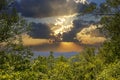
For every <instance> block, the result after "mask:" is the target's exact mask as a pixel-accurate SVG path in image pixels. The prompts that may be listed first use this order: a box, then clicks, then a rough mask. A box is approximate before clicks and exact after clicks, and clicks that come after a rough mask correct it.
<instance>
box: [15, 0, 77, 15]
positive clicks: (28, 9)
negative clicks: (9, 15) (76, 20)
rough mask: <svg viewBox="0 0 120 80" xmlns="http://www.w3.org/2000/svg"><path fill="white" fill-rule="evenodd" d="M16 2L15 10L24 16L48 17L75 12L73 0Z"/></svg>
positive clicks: (28, 0) (25, 0)
mask: <svg viewBox="0 0 120 80" xmlns="http://www.w3.org/2000/svg"><path fill="white" fill-rule="evenodd" d="M18 3H19V4H17V3H16V7H17V10H18V11H19V12H21V13H22V15H23V16H25V17H48V16H56V15H65V14H71V13H74V12H76V6H77V5H76V3H75V2H74V1H73V0H70V1H69V2H67V1H66V0H21V1H20V2H18Z"/></svg>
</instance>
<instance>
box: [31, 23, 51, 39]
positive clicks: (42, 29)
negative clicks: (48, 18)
mask: <svg viewBox="0 0 120 80" xmlns="http://www.w3.org/2000/svg"><path fill="white" fill-rule="evenodd" d="M50 33H51V30H50V28H49V26H48V25H46V24H42V23H39V24H36V23H32V25H31V32H30V33H29V35H30V36H31V37H33V38H43V39H48V38H50Z"/></svg>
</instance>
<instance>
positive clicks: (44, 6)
mask: <svg viewBox="0 0 120 80" xmlns="http://www.w3.org/2000/svg"><path fill="white" fill-rule="evenodd" d="M91 1H93V0H91ZM95 1H96V3H97V0H95ZM98 2H102V1H100V0H98ZM88 6H89V5H88V4H82V3H76V2H75V1H74V0H69V2H67V1H66V0H19V2H16V3H15V7H16V8H17V10H18V12H20V13H21V14H22V16H23V17H25V18H30V19H31V20H33V21H34V19H37V21H38V20H40V19H43V18H46V17H48V18H49V17H52V18H54V16H63V15H66V16H69V15H73V14H74V13H78V12H81V11H83V10H84V9H85V8H86V7H88ZM75 17H77V18H78V19H77V18H76V19H73V21H71V23H72V24H71V23H70V25H72V26H73V28H71V30H70V31H68V32H66V33H63V35H62V38H63V40H62V41H63V42H78V41H79V40H78V39H75V38H76V36H77V34H78V33H80V31H81V30H82V29H83V28H85V27H89V26H90V24H97V23H98V21H94V20H89V19H90V18H93V15H92V16H91V15H88V16H85V19H87V20H88V21H87V20H84V18H81V19H79V18H80V17H79V16H78V15H75ZM87 17H88V18H87ZM32 18H33V19H32ZM52 18H49V20H51V21H52ZM59 18H60V19H59ZM97 19H99V18H97ZM45 20H46V21H47V20H48V19H44V21H45ZM56 20H57V21H59V23H63V24H62V25H57V26H55V23H54V22H53V23H52V24H47V23H41V22H39V23H35V22H33V23H32V26H31V27H32V30H31V32H30V33H29V36H30V37H32V38H34V39H49V38H51V35H50V34H51V33H52V32H53V31H51V25H53V26H55V27H56V28H57V29H60V28H62V27H63V26H64V27H68V26H67V25H64V24H66V23H67V19H65V17H64V18H63V17H62V18H61V17H58V19H56ZM56 20H55V21H56ZM62 20H63V21H64V20H65V21H64V22H62ZM68 25H69V23H68ZM57 29H56V31H57ZM63 32H64V31H63ZM92 32H95V33H96V31H95V30H94V31H92ZM92 32H89V33H92ZM97 34H99V33H97ZM92 35H94V34H91V36H92ZM85 36H86V34H85ZM96 36H97V35H96ZM100 36H101V35H100ZM82 37H83V36H82ZM90 38H91V37H90Z"/></svg>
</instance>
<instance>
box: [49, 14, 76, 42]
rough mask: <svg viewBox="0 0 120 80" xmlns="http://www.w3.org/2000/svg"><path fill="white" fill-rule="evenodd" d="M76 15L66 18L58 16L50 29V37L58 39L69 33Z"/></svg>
mask: <svg viewBox="0 0 120 80" xmlns="http://www.w3.org/2000/svg"><path fill="white" fill-rule="evenodd" d="M76 15H77V14H73V15H68V16H59V17H58V18H57V19H56V22H55V24H54V26H53V27H52V28H51V30H52V32H53V34H52V35H53V36H55V37H57V36H58V37H59V35H61V36H60V38H61V37H62V36H63V34H64V33H67V32H69V31H71V29H72V28H73V20H74V18H75V16H76ZM61 40H62V39H61Z"/></svg>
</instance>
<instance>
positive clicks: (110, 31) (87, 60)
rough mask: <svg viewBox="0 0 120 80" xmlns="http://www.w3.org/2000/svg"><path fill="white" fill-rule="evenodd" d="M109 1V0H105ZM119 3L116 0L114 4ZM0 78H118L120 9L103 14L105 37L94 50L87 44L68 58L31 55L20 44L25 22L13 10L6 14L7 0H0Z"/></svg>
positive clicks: (12, 79)
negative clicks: (106, 14)
mask: <svg viewBox="0 0 120 80" xmlns="http://www.w3.org/2000/svg"><path fill="white" fill-rule="evenodd" d="M107 1H108V0H107ZM111 1H113V0H109V1H108V4H109V5H111V6H112V7H116V6H118V5H120V4H119V1H118V0H115V2H113V4H114V6H113V4H111V3H110V2H111ZM0 2H1V3H0V80H119V79H120V66H119V65H120V51H119V50H120V34H119V30H120V25H119V23H120V13H118V12H116V14H115V15H113V16H107V17H103V18H102V20H101V24H102V25H103V27H102V29H101V30H102V31H103V32H104V33H105V34H107V35H106V38H107V41H106V42H105V43H104V44H103V45H102V46H101V47H100V49H98V50H97V51H96V49H94V48H86V49H85V50H84V51H83V52H81V53H80V54H78V55H75V56H72V57H70V58H65V57H64V56H60V57H57V58H56V57H54V56H53V52H50V55H49V56H48V57H44V56H38V57H37V58H31V51H30V50H29V49H28V48H26V47H24V46H23V44H22V39H21V34H22V33H23V32H25V31H26V30H27V29H26V28H27V27H26V26H28V25H27V24H26V23H25V22H24V21H23V20H21V18H20V17H19V16H18V15H17V13H16V11H15V10H14V9H12V12H11V13H10V14H8V13H7V12H8V10H9V8H7V9H6V8H5V7H6V5H7V2H6V0H0ZM116 2H118V3H116Z"/></svg>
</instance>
